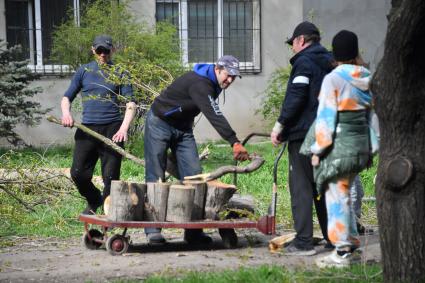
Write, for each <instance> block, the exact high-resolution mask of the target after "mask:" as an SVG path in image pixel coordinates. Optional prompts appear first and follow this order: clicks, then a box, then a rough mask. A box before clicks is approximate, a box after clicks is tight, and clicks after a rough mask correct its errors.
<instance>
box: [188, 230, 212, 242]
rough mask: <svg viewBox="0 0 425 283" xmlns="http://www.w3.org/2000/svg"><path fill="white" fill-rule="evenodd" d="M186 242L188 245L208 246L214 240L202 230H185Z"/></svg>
mask: <svg viewBox="0 0 425 283" xmlns="http://www.w3.org/2000/svg"><path fill="white" fill-rule="evenodd" d="M184 240H185V241H186V242H187V243H188V244H194V245H208V244H211V243H212V238H211V237H210V236H208V235H207V234H205V233H204V232H202V230H200V229H186V230H184Z"/></svg>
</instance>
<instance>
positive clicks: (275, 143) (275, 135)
mask: <svg viewBox="0 0 425 283" xmlns="http://www.w3.org/2000/svg"><path fill="white" fill-rule="evenodd" d="M270 140H271V142H272V144H273V146H278V145H279V144H281V143H282V142H281V141H280V140H279V134H278V133H276V132H271V134H270Z"/></svg>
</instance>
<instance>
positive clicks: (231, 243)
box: [218, 229, 238, 249]
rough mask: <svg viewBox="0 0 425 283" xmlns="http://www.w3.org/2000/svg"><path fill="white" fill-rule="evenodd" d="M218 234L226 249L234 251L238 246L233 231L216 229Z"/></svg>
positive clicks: (236, 237)
mask: <svg viewBox="0 0 425 283" xmlns="http://www.w3.org/2000/svg"><path fill="white" fill-rule="evenodd" d="M218 233H219V234H220V236H221V240H222V241H223V245H224V247H225V248H226V249H234V248H236V247H237V246H238V236H237V235H236V233H235V229H218Z"/></svg>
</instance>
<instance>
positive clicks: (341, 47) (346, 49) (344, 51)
mask: <svg viewBox="0 0 425 283" xmlns="http://www.w3.org/2000/svg"><path fill="white" fill-rule="evenodd" d="M332 53H333V55H334V58H335V60H336V61H339V62H344V61H348V60H351V59H355V58H356V57H357V55H359V43H358V39H357V35H356V34H355V33H354V32H351V31H348V30H341V31H340V32H338V33H337V34H336V35H335V36H334V38H333V39H332Z"/></svg>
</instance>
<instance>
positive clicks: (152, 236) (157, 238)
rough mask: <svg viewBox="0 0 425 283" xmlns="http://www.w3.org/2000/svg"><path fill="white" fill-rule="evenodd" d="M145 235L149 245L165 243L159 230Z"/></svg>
mask: <svg viewBox="0 0 425 283" xmlns="http://www.w3.org/2000/svg"><path fill="white" fill-rule="evenodd" d="M146 237H147V238H148V242H149V244H151V245H162V244H165V243H166V240H165V238H164V236H162V234H161V233H160V232H154V233H149V234H146Z"/></svg>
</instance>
